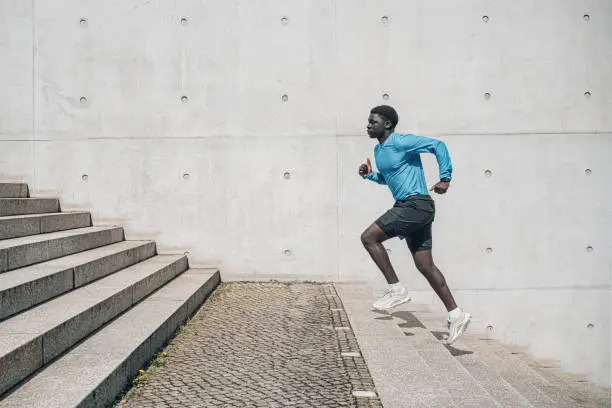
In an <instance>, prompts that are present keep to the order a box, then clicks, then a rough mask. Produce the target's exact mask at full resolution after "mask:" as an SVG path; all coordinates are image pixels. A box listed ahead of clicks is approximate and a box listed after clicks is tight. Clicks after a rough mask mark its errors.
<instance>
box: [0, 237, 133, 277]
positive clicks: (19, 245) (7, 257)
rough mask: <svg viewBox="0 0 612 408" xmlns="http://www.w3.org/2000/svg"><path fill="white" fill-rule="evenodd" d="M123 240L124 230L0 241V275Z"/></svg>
mask: <svg viewBox="0 0 612 408" xmlns="http://www.w3.org/2000/svg"><path fill="white" fill-rule="evenodd" d="M122 240H123V228H120V227H86V228H77V229H72V230H67V231H59V232H51V233H48V234H38V235H32V236H28V237H21V238H12V239H5V240H3V241H0V273H1V272H6V271H10V270H13V269H17V268H21V267H24V266H28V265H33V264H36V263H40V262H45V261H48V260H50V259H55V258H59V257H62V256H66V255H71V254H74V253H77V252H82V251H86V250H88V249H92V248H97V247H100V246H104V245H108V244H112V243H115V242H119V241H122Z"/></svg>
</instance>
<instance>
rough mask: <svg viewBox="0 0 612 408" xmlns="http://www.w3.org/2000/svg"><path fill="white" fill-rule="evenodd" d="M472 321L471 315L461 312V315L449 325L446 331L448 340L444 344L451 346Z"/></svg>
mask: <svg viewBox="0 0 612 408" xmlns="http://www.w3.org/2000/svg"><path fill="white" fill-rule="evenodd" d="M471 321H472V315H470V314H469V313H466V312H463V311H462V312H461V315H459V317H457V318H456V319H454V320H451V321H450V322H449V323H450V324H449V329H448V332H449V333H448V339H447V340H446V344H449V345H450V344H453V343H454V342H455V341H456V340H457V339H458V338H459V337H460V336H461V335H462V334H463V333H465V330H466V329H467V328H468V326H469V325H470V322H471Z"/></svg>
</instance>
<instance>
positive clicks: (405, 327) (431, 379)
mask: <svg viewBox="0 0 612 408" xmlns="http://www.w3.org/2000/svg"><path fill="white" fill-rule="evenodd" d="M335 286H336V290H337V291H338V294H339V296H340V298H341V299H342V303H343V305H344V307H345V310H346V313H347V316H348V319H349V321H350V323H351V326H352V328H353V331H354V333H355V336H356V338H357V340H358V342H359V346H360V348H361V352H362V354H363V358H364V359H365V362H366V364H367V365H368V367H369V369H370V373H371V375H372V377H373V379H374V382H375V386H376V390H377V392H378V394H379V396H380V398H381V401H382V403H383V405H384V406H385V407H393V408H403V407H423V408H425V407H427V408H438V407H439V408H445V407H473V408H489V407H491V408H493V407H502V408H505V407H511V408H515V407H517V408H518V407H524V408H540V407H546V408H561V407H562V408H596V407H597V408H602V407H610V389H604V388H602V387H599V386H597V385H595V384H593V383H589V382H588V381H587V380H586V379H584V378H581V377H580V376H577V375H572V374H569V373H565V372H563V371H562V370H561V369H560V368H559V367H558V366H557V365H555V364H551V363H543V362H538V361H536V360H534V359H533V358H532V357H531V356H529V355H528V354H527V353H526V352H525V351H524V350H521V349H519V348H510V347H506V346H504V345H502V344H501V343H499V342H498V341H495V340H491V339H488V338H487V335H486V333H479V332H478V330H477V329H476V328H474V327H471V328H470V330H469V331H468V332H467V333H466V334H465V335H464V336H463V337H461V338H460V339H459V340H458V341H457V342H456V343H454V344H453V345H452V346H447V345H445V344H444V342H443V339H444V338H445V337H446V336H447V334H448V329H447V327H446V324H445V322H446V316H444V315H440V314H437V313H433V312H432V311H431V310H430V309H429V307H428V306H427V305H423V304H418V303H412V302H411V303H408V304H406V305H403V306H401V307H398V309H397V310H395V311H393V312H392V313H391V314H387V313H384V312H376V311H373V310H372V308H371V306H370V305H371V302H368V301H369V300H373V299H375V296H374V294H373V291H372V289H371V288H370V287H369V285H363V284H337V285H335Z"/></svg>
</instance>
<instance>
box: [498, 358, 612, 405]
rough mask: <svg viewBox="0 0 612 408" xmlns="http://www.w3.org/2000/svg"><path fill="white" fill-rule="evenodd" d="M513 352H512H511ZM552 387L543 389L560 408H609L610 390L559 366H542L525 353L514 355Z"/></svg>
mask: <svg viewBox="0 0 612 408" xmlns="http://www.w3.org/2000/svg"><path fill="white" fill-rule="evenodd" d="M510 351H511V350H510ZM513 354H515V355H516V357H517V358H519V359H521V360H522V361H523V362H524V363H525V364H527V365H528V366H529V367H531V369H532V370H534V371H536V372H537V373H538V374H540V375H541V376H542V377H544V378H546V380H548V382H549V383H550V385H548V386H543V387H541V388H542V390H543V391H544V392H546V393H547V394H548V395H549V396H550V397H551V398H552V399H553V400H554V401H556V402H557V403H558V404H559V406H560V407H565V406H567V407H581V408H591V407H592V408H595V407H609V406H610V389H606V388H603V387H600V386H598V385H596V384H593V383H591V382H588V381H586V380H585V379H583V378H581V376H579V375H574V374H569V373H566V372H563V371H562V370H561V368H560V367H558V365H557V364H554V365H553V366H550V365H546V366H544V365H542V364H540V363H538V362H537V361H534V360H533V359H532V358H531V357H530V356H529V355H527V354H525V353H513Z"/></svg>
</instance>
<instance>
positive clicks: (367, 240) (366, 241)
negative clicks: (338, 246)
mask: <svg viewBox="0 0 612 408" xmlns="http://www.w3.org/2000/svg"><path fill="white" fill-rule="evenodd" d="M375 242H376V240H373V237H372V234H370V233H369V232H368V230H365V231H363V232H362V233H361V243H362V244H363V245H364V246H368V245H371V244H373V243H375Z"/></svg>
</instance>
